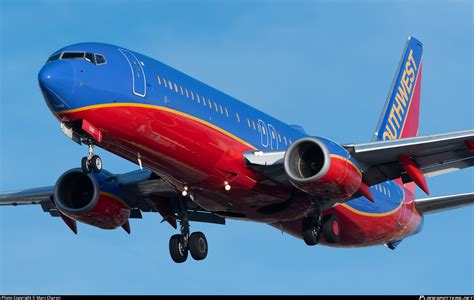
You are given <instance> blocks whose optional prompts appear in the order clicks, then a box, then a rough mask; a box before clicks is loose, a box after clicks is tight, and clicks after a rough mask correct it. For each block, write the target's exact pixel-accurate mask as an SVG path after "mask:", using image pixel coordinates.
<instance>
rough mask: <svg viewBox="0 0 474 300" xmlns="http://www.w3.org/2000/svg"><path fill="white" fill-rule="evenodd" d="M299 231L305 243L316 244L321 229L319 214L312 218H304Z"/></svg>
mask: <svg viewBox="0 0 474 300" xmlns="http://www.w3.org/2000/svg"><path fill="white" fill-rule="evenodd" d="M301 231H302V236H303V240H304V242H305V243H306V245H308V246H314V245H317V244H318V243H319V237H320V231H321V216H316V217H314V218H304V219H303V225H302V228H301Z"/></svg>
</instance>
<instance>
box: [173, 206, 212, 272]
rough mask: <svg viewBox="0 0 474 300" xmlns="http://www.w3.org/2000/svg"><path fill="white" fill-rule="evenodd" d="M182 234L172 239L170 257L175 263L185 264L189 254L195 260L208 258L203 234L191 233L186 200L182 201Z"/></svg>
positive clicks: (180, 213)
mask: <svg viewBox="0 0 474 300" xmlns="http://www.w3.org/2000/svg"><path fill="white" fill-rule="evenodd" d="M179 206H180V212H179V215H180V217H181V221H180V223H181V234H175V235H173V236H172V237H171V238H170V244H169V248H170V255H171V259H173V261H174V262H175V263H183V262H185V261H186V259H187V258H188V252H190V253H191V256H192V257H193V258H194V259H195V260H203V259H205V258H206V257H207V250H208V245H207V240H206V236H205V235H204V234H203V233H202V232H193V233H192V234H190V231H189V219H188V215H187V210H186V206H185V199H183V198H182V199H181V201H180V205H179Z"/></svg>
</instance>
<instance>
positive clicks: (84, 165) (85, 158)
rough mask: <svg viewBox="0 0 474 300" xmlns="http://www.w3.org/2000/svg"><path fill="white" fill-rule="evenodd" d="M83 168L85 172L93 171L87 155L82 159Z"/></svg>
mask: <svg viewBox="0 0 474 300" xmlns="http://www.w3.org/2000/svg"><path fill="white" fill-rule="evenodd" d="M81 168H82V172H83V173H84V174H89V173H90V172H91V168H90V165H89V162H88V160H87V157H85V156H84V157H83V158H82V159H81Z"/></svg>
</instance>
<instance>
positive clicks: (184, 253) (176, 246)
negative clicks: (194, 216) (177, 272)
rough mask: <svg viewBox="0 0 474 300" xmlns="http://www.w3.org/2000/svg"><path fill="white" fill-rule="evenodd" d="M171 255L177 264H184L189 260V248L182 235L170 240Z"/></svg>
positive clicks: (176, 235)
mask: <svg viewBox="0 0 474 300" xmlns="http://www.w3.org/2000/svg"><path fill="white" fill-rule="evenodd" d="M170 255H171V259H172V260H173V261H174V262H175V263H178V264H179V263H183V262H185V261H186V259H187V258H188V248H187V246H186V245H185V241H184V240H183V238H182V236H181V234H175V235H173V236H172V237H171V238H170Z"/></svg>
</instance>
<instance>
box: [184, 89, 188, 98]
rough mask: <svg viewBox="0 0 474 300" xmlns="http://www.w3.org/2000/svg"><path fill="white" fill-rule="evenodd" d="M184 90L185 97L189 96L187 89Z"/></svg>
mask: <svg viewBox="0 0 474 300" xmlns="http://www.w3.org/2000/svg"><path fill="white" fill-rule="evenodd" d="M184 91H185V92H186V98H189V94H188V89H187V88H184Z"/></svg>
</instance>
